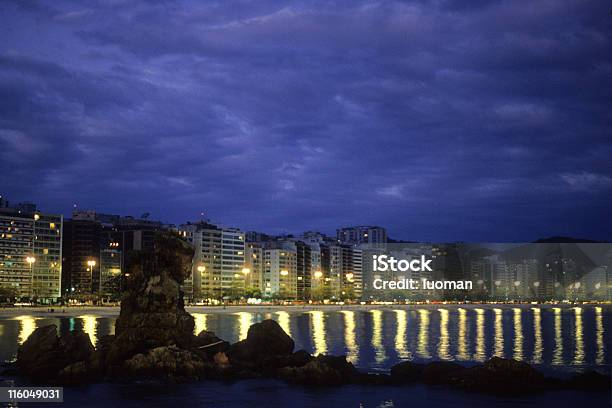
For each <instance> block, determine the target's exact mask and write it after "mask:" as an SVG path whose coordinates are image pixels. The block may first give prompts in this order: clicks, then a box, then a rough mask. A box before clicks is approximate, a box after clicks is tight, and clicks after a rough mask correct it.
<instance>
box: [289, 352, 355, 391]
mask: <svg viewBox="0 0 612 408" xmlns="http://www.w3.org/2000/svg"><path fill="white" fill-rule="evenodd" d="M277 376H278V377H279V378H281V379H283V380H285V381H288V382H291V383H295V384H304V385H316V386H331V385H341V384H349V383H351V382H355V381H356V379H357V377H358V376H359V373H358V372H357V370H356V369H355V367H354V366H353V364H352V363H350V362H347V361H346V357H344V356H324V355H319V356H317V357H316V358H315V359H314V360H312V361H310V362H308V363H307V364H305V365H304V366H301V367H283V368H280V369H279V370H278V371H277Z"/></svg>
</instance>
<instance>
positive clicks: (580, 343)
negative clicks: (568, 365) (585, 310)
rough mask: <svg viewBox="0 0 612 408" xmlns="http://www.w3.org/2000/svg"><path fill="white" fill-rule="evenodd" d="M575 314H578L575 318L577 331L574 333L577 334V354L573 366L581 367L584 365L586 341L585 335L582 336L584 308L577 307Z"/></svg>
mask: <svg viewBox="0 0 612 408" xmlns="http://www.w3.org/2000/svg"><path fill="white" fill-rule="evenodd" d="M574 312H575V313H576V316H575V318H574V322H575V324H576V329H575V331H574V332H575V333H576V340H575V344H576V352H575V354H574V363H573V364H574V365H581V364H582V363H584V339H583V334H582V308H581V307H575V308H574Z"/></svg>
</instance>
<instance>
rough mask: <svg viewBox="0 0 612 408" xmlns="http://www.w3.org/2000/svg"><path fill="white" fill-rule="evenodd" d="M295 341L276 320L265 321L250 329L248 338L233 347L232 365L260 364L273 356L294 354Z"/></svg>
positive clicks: (230, 355)
mask: <svg viewBox="0 0 612 408" xmlns="http://www.w3.org/2000/svg"><path fill="white" fill-rule="evenodd" d="M294 347H295V343H294V342H293V339H292V338H291V337H289V335H287V333H285V331H284V330H283V329H282V328H281V327H280V326H279V324H278V323H276V321H274V320H270V319H268V320H264V321H262V322H261V323H255V324H254V325H252V326H251V327H249V331H248V332H247V338H246V339H244V340H241V341H239V342H238V343H235V344H233V345H232V346H231V348H230V350H229V357H230V360H231V361H232V363H234V364H235V363H238V364H240V363H247V364H248V363H258V362H261V361H263V360H265V359H267V358H270V357H273V356H287V355H290V354H292V353H293V348H294Z"/></svg>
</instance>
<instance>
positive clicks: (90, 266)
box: [87, 259, 96, 293]
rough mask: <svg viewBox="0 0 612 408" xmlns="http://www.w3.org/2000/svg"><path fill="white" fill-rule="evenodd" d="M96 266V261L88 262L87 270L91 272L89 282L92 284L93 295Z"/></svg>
mask: <svg viewBox="0 0 612 408" xmlns="http://www.w3.org/2000/svg"><path fill="white" fill-rule="evenodd" d="M94 266H96V261H94V260H93V259H90V260H89V261H87V267H88V268H87V269H88V271H89V281H90V282H91V293H93V268H94Z"/></svg>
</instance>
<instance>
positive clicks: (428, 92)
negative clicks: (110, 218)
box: [0, 0, 612, 242]
mask: <svg viewBox="0 0 612 408" xmlns="http://www.w3.org/2000/svg"><path fill="white" fill-rule="evenodd" d="M0 7H1V9H2V17H0V18H1V20H0V21H1V22H2V24H0V35H1V36H2V38H3V39H4V40H5V41H4V42H3V44H2V45H1V46H0V186H2V190H3V193H4V194H6V195H7V196H9V197H10V198H11V199H12V200H13V201H23V200H33V201H36V202H38V203H39V204H40V205H41V208H42V209H43V210H44V211H46V212H50V213H62V214H66V215H68V214H70V212H71V210H72V206H73V204H74V203H77V204H78V206H79V208H92V209H97V210H99V211H101V212H105V213H113V214H132V215H134V216H139V215H140V214H142V213H144V212H150V213H151V214H152V215H153V217H155V218H158V219H163V220H164V221H167V222H171V223H175V224H179V223H181V222H183V221H185V220H187V219H192V220H193V219H197V218H198V215H199V214H200V213H201V212H202V211H204V212H205V214H206V216H207V217H208V218H210V219H213V220H219V221H222V222H223V223H224V224H227V225H239V226H241V227H242V228H244V229H245V230H257V231H266V232H269V233H272V234H278V233H282V232H297V231H303V230H306V229H315V230H321V231H325V232H331V231H333V229H334V228H336V227H337V226H341V225H362V224H365V225H386V226H388V228H389V235H390V236H391V237H398V238H401V239H405V240H419V241H444V242H450V241H468V242H469V241H471V242H484V241H497V242H508V241H531V240H534V239H537V238H541V237H547V236H558V235H561V236H571V237H578V238H588V239H594V240H601V241H606V240H610V235H611V233H612V220H610V217H609V214H608V207H609V203H610V202H612V171H611V166H610V163H609V158H610V157H612V141H611V140H610V132H609V125H608V124H609V122H610V110H609V107H608V104H609V100H610V99H611V97H612V94H611V93H610V92H611V91H610V90H611V89H612V86H611V83H610V82H611V81H612V80H611V79H610V78H612V75H610V74H611V73H612V54H610V52H609V45H610V33H611V30H612V28H611V26H610V7H609V5H608V4H606V3H605V2H603V1H595V2H591V3H588V4H584V3H583V2H575V1H569V0H568V1H558V2H543V3H537V4H529V5H524V4H515V3H510V2H505V1H479V2H477V3H474V2H469V3H467V4H463V3H461V2H456V1H446V2H435V3H425V2H412V3H405V2H399V1H397V2H394V1H383V2H372V1H361V2H357V3H351V4H342V5H341V4H328V3H316V4H313V3H307V2H299V1H291V2H269V1H263V2H256V3H249V2H247V3H235V2H223V3H219V4H215V3H206V4H201V3H198V2H188V1H185V2H146V1H137V2H123V3H122V2H118V3H114V4H113V5H112V6H111V5H108V4H104V3H99V2H96V1H91V2H86V3H82V2H70V1H58V2H53V3H45V2H35V1H32V2H22V1H17V2H13V1H8V2H3V4H2V6H0Z"/></svg>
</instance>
